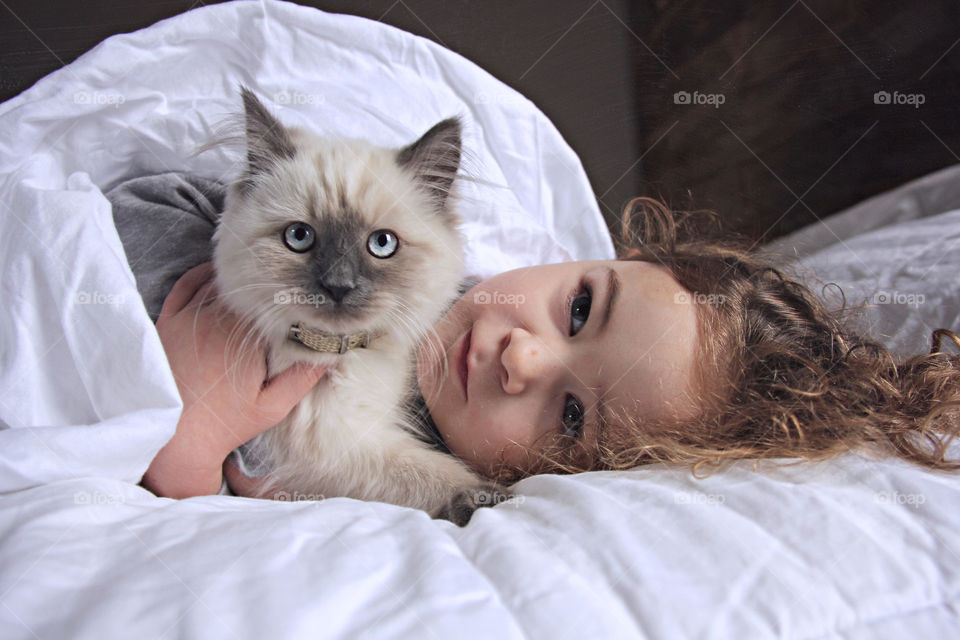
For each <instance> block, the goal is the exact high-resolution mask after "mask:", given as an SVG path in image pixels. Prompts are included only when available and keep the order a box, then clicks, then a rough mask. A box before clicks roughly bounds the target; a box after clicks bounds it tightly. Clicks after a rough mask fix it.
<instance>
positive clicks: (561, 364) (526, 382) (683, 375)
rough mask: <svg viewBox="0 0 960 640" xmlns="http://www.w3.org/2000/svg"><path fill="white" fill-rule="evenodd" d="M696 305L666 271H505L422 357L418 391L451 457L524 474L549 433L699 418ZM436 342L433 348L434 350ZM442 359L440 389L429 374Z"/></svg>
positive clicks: (641, 265)
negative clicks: (434, 353) (529, 451)
mask: <svg viewBox="0 0 960 640" xmlns="http://www.w3.org/2000/svg"><path fill="white" fill-rule="evenodd" d="M691 297H692V296H691V294H690V292H688V291H687V290H686V289H684V288H683V287H681V286H680V284H679V283H678V282H677V281H676V280H674V278H673V276H671V275H670V273H669V272H668V271H667V270H666V269H664V268H663V267H660V266H659V265H655V264H650V263H646V262H636V261H589V262H565V263H560V264H551V265H544V266H538V267H529V268H525V269H516V270H514V271H508V272H507V273H502V274H500V275H498V276H495V277H493V278H490V279H489V280H486V281H484V282H481V283H480V284H478V285H477V286H476V287H474V288H473V289H471V290H470V291H468V292H467V293H466V295H464V296H463V298H461V299H460V300H459V301H458V302H457V303H456V305H454V307H453V308H452V309H451V310H450V312H449V313H448V314H447V315H446V316H445V317H444V318H443V319H442V320H441V321H440V322H439V323H438V324H437V326H436V329H437V336H434V337H432V338H431V340H430V341H429V343H425V345H424V346H423V347H422V348H421V350H420V353H419V357H418V366H417V380H418V382H419V384H420V389H421V391H422V392H423V396H424V398H425V400H426V403H427V407H428V408H429V409H430V413H431V415H432V417H433V419H434V421H435V422H436V425H437V429H438V430H439V431H440V435H441V436H442V437H443V439H444V441H445V442H446V444H447V446H448V447H449V448H450V450H451V451H452V452H453V453H454V455H456V456H457V457H459V458H460V459H462V460H463V461H465V462H466V463H467V464H469V465H471V466H472V467H474V468H475V469H476V470H477V471H479V472H481V473H490V472H491V471H492V470H493V469H494V468H495V466H496V463H497V462H498V460H499V456H500V454H501V452H502V453H503V459H504V460H505V461H507V462H508V463H510V464H514V465H519V466H523V465H524V464H525V463H526V462H527V460H526V459H525V455H526V454H525V453H524V451H523V450H522V449H521V448H520V447H518V446H514V444H513V443H517V444H521V445H526V446H530V445H532V444H533V443H534V441H535V440H536V439H537V438H538V437H540V436H541V435H542V434H544V433H547V432H555V433H564V432H566V433H568V434H571V435H576V436H577V437H580V438H587V439H590V440H595V439H596V438H597V436H598V433H597V424H598V416H599V415H600V414H605V415H606V416H607V418H608V419H607V420H606V421H607V422H608V423H609V422H613V421H615V420H616V418H615V416H616V415H618V414H619V415H632V416H634V417H637V418H640V419H642V418H644V417H648V418H660V417H663V418H668V417H676V418H681V419H682V418H683V417H686V416H691V415H693V414H694V413H695V412H696V410H697V404H696V401H695V398H696V390H695V388H694V387H695V385H694V379H695V376H694V371H695V361H696V352H697V339H698V338H697V332H698V331H697V317H696V311H695V309H694V306H693V302H694V301H693V300H691ZM430 343H432V344H430ZM436 347H439V348H440V349H441V350H442V351H441V353H444V354H445V358H446V364H447V374H446V375H445V376H444V377H443V378H442V379H441V378H440V377H439V375H438V371H437V369H436V367H430V366H428V364H427V363H428V362H429V361H430V355H429V354H430V353H431V349H435V348H436Z"/></svg>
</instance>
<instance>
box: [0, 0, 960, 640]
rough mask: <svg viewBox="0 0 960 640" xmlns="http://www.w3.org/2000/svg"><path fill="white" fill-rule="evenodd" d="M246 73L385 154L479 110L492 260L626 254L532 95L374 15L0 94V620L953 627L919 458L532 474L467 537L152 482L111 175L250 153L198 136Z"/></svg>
mask: <svg viewBox="0 0 960 640" xmlns="http://www.w3.org/2000/svg"><path fill="white" fill-rule="evenodd" d="M240 81H243V82H245V83H247V84H248V85H250V86H251V87H253V88H254V89H255V90H258V91H259V92H260V94H261V95H263V96H266V97H267V98H268V99H269V98H270V96H272V95H275V96H276V97H277V99H278V100H277V101H280V102H283V101H286V103H287V104H286V107H289V108H283V109H281V110H279V111H280V116H281V117H282V118H283V119H284V120H285V121H287V122H289V123H291V124H296V123H297V122H300V123H301V124H305V125H308V126H312V127H314V128H316V129H318V130H320V131H325V132H331V133H332V132H339V133H346V134H349V135H357V136H361V137H365V138H368V139H372V140H374V141H375V142H380V143H383V144H400V143H402V142H404V141H407V140H409V139H413V137H414V136H415V135H417V133H418V132H420V131H421V130H423V129H425V128H426V126H428V125H429V124H431V123H432V122H433V121H435V120H438V119H440V118H441V117H444V116H447V115H450V113H451V112H461V113H464V115H465V116H466V117H467V118H468V121H469V125H470V127H469V129H468V134H467V138H466V143H467V146H468V147H470V148H471V149H473V152H474V154H475V165H474V168H475V171H474V174H475V175H476V176H477V177H479V178H482V179H483V180H486V181H488V182H491V183H494V184H499V185H503V184H506V185H509V187H510V188H509V189H501V188H495V187H491V186H487V185H485V184H479V183H478V184H476V185H475V186H474V187H473V189H474V190H473V191H471V192H470V193H468V196H469V195H471V194H472V195H473V196H474V197H473V199H472V200H470V199H469V198H468V205H467V207H466V210H465V213H466V214H467V216H468V218H469V220H470V227H469V228H468V237H469V239H470V243H471V268H472V269H473V270H475V271H477V272H479V273H489V272H492V271H498V270H501V269H505V268H509V267H512V266H516V265H520V264H532V263H536V262H542V261H548V260H551V259H563V258H566V257H568V256H569V257H573V258H603V257H609V256H610V255H611V247H610V244H609V238H608V237H607V236H606V232H605V230H604V228H603V223H602V220H601V218H600V215H599V213H598V211H597V209H596V205H595V202H594V200H593V197H592V195H591V194H590V191H589V188H588V185H587V181H586V178H585V176H584V173H583V171H582V169H581V167H580V165H579V162H578V160H577V159H576V157H575V156H574V155H573V153H572V152H571V151H570V149H569V148H568V147H567V146H566V145H565V144H564V143H563V141H562V139H561V138H560V136H559V135H558V134H557V132H556V131H555V129H554V128H553V127H552V126H551V125H550V123H549V122H548V121H547V120H546V119H545V118H544V116H543V115H542V114H541V113H540V112H539V111H537V110H536V109H535V107H533V105H532V104H530V103H529V102H528V101H526V100H524V99H523V98H521V97H520V96H518V95H517V94H516V93H514V92H512V91H510V90H509V89H507V88H506V87H504V86H503V85H501V84H500V83H498V82H496V81H495V80H493V79H492V78H490V77H489V76H488V75H486V74H485V73H483V72H482V71H480V70H479V69H477V68H476V67H475V66H473V65H472V64H470V63H469V62H467V61H465V60H463V59H462V58H459V57H458V56H456V55H455V54H452V53H450V52H449V51H446V50H444V49H442V48H440V47H438V46H436V45H433V44H432V43H430V42H427V41H425V40H422V39H420V38H416V37H414V36H411V35H409V34H405V33H402V32H399V31H397V30H395V29H392V28H389V27H386V26H384V25H382V24H379V23H375V22H370V21H366V20H362V19H358V18H352V17H346V16H335V15H328V14H324V13H321V12H318V11H315V10H312V9H307V8H303V7H298V6H293V5H286V4H279V3H273V2H264V3H230V4H223V5H216V6H211V7H205V8H202V9H200V10H197V11H193V12H191V13H189V14H186V15H182V16H178V17H176V18H174V19H171V20H168V21H165V22H163V23H160V24H158V25H155V26H153V27H151V28H149V29H146V30H143V31H140V32H137V33H134V34H130V35H127V36H120V37H115V38H111V39H110V40H108V41H107V42H105V43H104V44H102V45H101V46H99V47H98V48H96V49H95V50H93V51H92V52H90V53H88V54H86V55H85V56H83V57H82V58H80V59H79V60H77V61H76V62H75V63H73V64H71V65H69V66H68V67H67V68H65V69H62V70H60V71H58V72H56V73H54V74H52V75H51V76H49V77H47V78H45V79H44V80H42V81H40V82H39V83H38V84H37V85H36V86H35V87H33V88H32V89H31V90H29V91H28V92H26V93H25V94H23V95H21V96H19V97H18V98H16V99H14V100H11V101H10V102H7V103H5V104H3V105H0V203H2V204H0V206H2V209H3V213H2V215H0V268H2V272H0V273H2V277H0V291H2V296H3V298H2V301H3V304H2V306H0V308H2V309H3V312H2V313H3V315H2V316H0V420H2V423H3V426H4V427H6V428H5V430H2V431H0V605H2V606H0V637H3V638H21V637H23V638H33V637H72V638H88V637H89V638H94V637H95V638H104V637H123V638H128V637H158V638H162V637H173V636H176V637H198V638H221V637H223V638H237V637H251V638H260V637H304V638H315V637H343V638H353V637H359V636H363V635H369V636H375V637H383V638H394V637H395V638H406V637H439V638H444V637H462V638H470V637H476V638H487V637H498V638H501V637H502V638H521V637H536V638H567V637H568V638H580V637H587V638H589V637H596V638H601V637H602V638H627V637H649V638H677V637H704V638H734V637H736V638H739V637H768V636H774V635H776V636H786V637H795V638H819V637H825V636H829V637H836V636H842V637H849V638H883V637H888V638H900V637H905V636H916V637H951V636H957V635H958V633H960V624H958V621H957V607H958V602H960V600H958V592H960V562H958V558H960V542H958V540H960V537H958V535H957V533H958V531H960V510H958V509H957V508H956V506H957V504H958V498H960V495H958V494H960V487H958V478H957V476H956V475H950V474H934V473H927V472H923V471H920V470H919V469H916V468H913V467H910V466H908V465H906V464H904V463H897V462H889V463H877V462H868V461H864V460H861V459H859V458H857V457H854V456H848V457H846V458H843V459H841V460H837V461H835V462H833V463H829V464H824V465H818V466H815V467H814V466H799V467H793V468H788V469H780V470H775V471H769V472H766V473H762V474H761V473H753V472H751V471H749V465H740V466H738V467H737V468H735V469H734V470H732V471H730V472H728V473H725V474H723V475H721V476H717V477H713V478H709V479H707V480H705V481H696V480H693V479H692V478H691V477H690V476H689V474H688V473H687V472H686V471H683V470H673V471H663V470H660V469H641V470H636V471H632V472H626V473H591V474H583V475H580V476H575V477H560V476H540V477H535V478H530V479H527V480H525V481H523V482H522V483H520V484H519V485H518V492H519V496H518V497H517V498H516V499H515V500H513V501H511V502H508V503H506V504H503V505H500V506H498V507H496V508H494V509H484V510H481V511H479V512H478V513H477V514H476V515H475V516H474V518H473V520H472V521H471V523H470V525H469V526H467V527H466V528H463V529H458V528H456V527H454V526H453V525H451V524H450V523H447V522H443V521H432V520H430V519H429V518H428V517H427V516H426V514H424V513H422V512H419V511H415V510H410V509H404V508H401V507H396V506H392V505H386V504H379V503H366V502H360V501H355V500H349V499H344V498H334V499H329V500H325V501H322V502H292V503H280V502H268V501H257V500H249V499H245V498H236V497H226V496H205V497H200V498H192V499H189V500H182V501H175V500H169V499H164V498H157V497H155V496H153V495H152V494H150V493H149V492H147V491H145V490H144V489H142V488H140V487H138V486H136V484H135V483H136V482H137V481H138V480H139V478H140V476H141V475H142V473H143V471H144V470H145V469H146V467H147V465H148V463H149V461H150V460H151V459H152V457H153V455H154V454H155V453H156V452H157V451H158V450H159V449H160V447H161V446H162V445H163V443H164V442H165V441H166V440H167V439H169V437H170V436H171V435H172V433H173V430H174V427H175V425H176V421H177V417H178V415H179V410H180V407H181V405H180V400H179V398H178V396H177V392H176V386H175V385H174V382H173V379H172V375H171V374H170V371H169V369H168V367H167V365H166V361H165V358H164V355H163V351H162V349H161V346H160V342H159V339H158V338H157V335H156V333H155V331H154V329H153V326H152V325H151V324H150V322H149V319H148V318H147V315H146V313H145V311H144V310H143V308H142V305H141V304H140V303H139V299H138V298H137V293H136V289H135V287H134V282H133V278H132V275H131V273H130V271H129V268H128V266H127V264H126V261H125V258H124V255H123V251H122V248H121V245H120V242H119V240H118V238H117V237H116V232H115V231H114V229H113V226H112V223H111V218H110V210H109V205H108V203H107V201H106V200H105V199H104V198H103V195H102V191H103V190H104V189H105V188H108V187H109V186H111V185H112V184H113V183H115V182H116V181H118V180H120V179H122V178H124V177H128V176H130V175H134V174H136V173H147V172H151V171H161V170H168V169H181V170H190V171H197V172H201V173H204V174H205V175H209V176H213V177H215V176H218V175H221V174H222V173H223V172H224V171H225V170H228V169H229V168H230V166H231V164H232V163H234V162H235V161H236V160H237V159H238V156H237V155H236V154H234V155H230V153H231V152H229V151H226V150H218V151H215V152H210V153H206V154H202V155H199V156H196V157H190V155H189V154H190V153H191V152H192V151H194V150H195V148H196V145H198V144H200V143H202V142H204V141H206V140H207V139H208V138H209V137H211V136H212V134H213V131H212V130H213V126H214V124H215V123H216V122H218V121H219V120H220V118H221V117H222V116H223V115H225V114H227V113H229V112H231V111H235V110H236V109H237V106H238V104H237V102H236V98H235V96H236V84H237V83H238V82H240ZM295 92H301V93H300V96H299V97H297V94H296V93H295ZM544 230H546V231H544ZM884 238H885V241H890V242H894V241H895V240H896V236H892V237H891V236H885V237H884ZM871 255H872V254H871ZM874 257H876V256H874ZM955 311H956V309H955V308H954V312H955Z"/></svg>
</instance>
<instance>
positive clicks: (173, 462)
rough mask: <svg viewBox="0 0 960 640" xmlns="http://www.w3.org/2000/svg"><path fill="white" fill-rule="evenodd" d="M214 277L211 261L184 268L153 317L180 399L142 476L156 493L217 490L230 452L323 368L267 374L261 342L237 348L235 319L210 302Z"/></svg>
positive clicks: (294, 399)
mask: <svg viewBox="0 0 960 640" xmlns="http://www.w3.org/2000/svg"><path fill="white" fill-rule="evenodd" d="M212 276H213V268H212V267H211V265H210V263H204V264H202V265H199V266H197V267H194V268H193V269H191V270H190V271H188V272H187V273H186V274H184V275H183V277H182V278H180V280H178V281H177V283H176V285H174V287H173V290H171V291H170V295H168V296H167V298H166V300H164V302H163V309H162V310H161V312H160V317H159V319H158V320H157V332H158V333H159V334H160V341H161V342H162V343H163V348H164V351H166V354H167V359H168V361H169V362H170V368H171V369H172V370H173V374H174V378H175V379H176V381H177V388H178V389H179V391H180V397H181V398H182V399H183V413H182V414H181V416H180V422H179V423H178V424H177V431H176V433H175V434H174V436H173V438H172V439H171V440H170V442H168V443H167V444H166V446H165V447H164V448H163V449H161V450H160V452H159V453H158V454H157V456H156V457H155V458H154V459H153V462H151V463H150V468H149V469H147V472H146V473H145V474H144V476H143V480H142V484H143V486H144V487H146V488H147V489H149V490H150V491H152V492H153V493H156V494H157V495H160V496H166V497H170V498H188V497H190V496H198V495H209V494H215V493H217V492H219V490H220V486H221V483H222V481H223V472H222V469H223V464H224V460H225V459H226V457H227V455H228V454H229V453H230V452H231V451H233V449H235V448H236V447H238V446H239V445H241V444H243V443H244V442H246V441H248V440H250V439H251V438H253V437H254V436H256V435H258V434H260V433H262V432H264V431H266V430H267V429H269V428H271V427H273V426H274V425H276V424H277V423H279V422H280V421H281V420H283V418H284V417H286V415H287V414H288V413H290V410H291V409H293V407H294V406H296V404H297V403H298V402H300V399H301V398H303V396H304V395H306V393H307V391H309V390H310V389H311V388H312V387H313V386H314V385H315V384H316V383H317V381H318V380H320V378H322V377H323V374H324V373H325V372H326V367H302V366H297V367H291V368H290V369H287V370H286V371H284V372H283V373H281V374H280V375H278V376H276V377H275V378H273V379H272V380H269V381H268V380H266V372H267V368H266V354H265V353H264V350H263V347H262V346H261V345H259V344H258V343H256V341H249V342H248V346H247V349H246V350H245V352H244V353H243V354H242V355H241V354H239V353H237V350H236V348H237V345H239V344H241V343H242V342H243V337H244V335H245V334H244V333H243V332H242V327H241V326H240V324H239V322H238V320H237V319H236V318H234V317H233V316H231V315H229V314H228V313H227V312H226V311H225V310H224V309H222V308H221V307H218V306H217V305H216V303H215V302H214V298H215V295H214V292H213V282H212ZM238 332H239V333H238ZM231 334H234V335H231Z"/></svg>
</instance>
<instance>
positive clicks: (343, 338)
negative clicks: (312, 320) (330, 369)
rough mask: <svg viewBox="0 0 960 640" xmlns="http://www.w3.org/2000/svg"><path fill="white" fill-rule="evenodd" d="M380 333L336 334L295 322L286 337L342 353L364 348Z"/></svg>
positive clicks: (308, 345)
mask: <svg viewBox="0 0 960 640" xmlns="http://www.w3.org/2000/svg"><path fill="white" fill-rule="evenodd" d="M381 335H382V334H381V333H370V332H369V331H359V332H357V333H351V334H348V335H336V334H332V333H324V332H322V331H317V330H316V329H309V328H307V327H301V326H300V325H298V324H295V325H293V326H292V327H290V333H289V334H288V337H289V338H290V339H291V340H295V341H296V342H299V343H300V344H302V345H303V346H305V347H308V348H310V349H313V350H314V351H320V352H323V353H340V354H343V353H346V352H347V351H349V350H350V349H366V348H367V347H368V346H369V345H370V342H372V341H373V340H375V339H376V338H379V337H380V336H381Z"/></svg>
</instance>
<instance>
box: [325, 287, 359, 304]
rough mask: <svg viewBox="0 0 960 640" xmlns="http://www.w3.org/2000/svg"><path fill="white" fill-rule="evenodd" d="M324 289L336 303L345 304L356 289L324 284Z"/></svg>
mask: <svg viewBox="0 0 960 640" xmlns="http://www.w3.org/2000/svg"><path fill="white" fill-rule="evenodd" d="M323 288H324V289H326V290H327V293H329V294H330V297H331V298H332V299H333V301H334V302H337V303H339V302H343V299H344V298H345V297H346V296H347V294H348V293H350V292H351V291H353V289H354V287H338V286H337V285H333V284H324V285H323Z"/></svg>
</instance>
